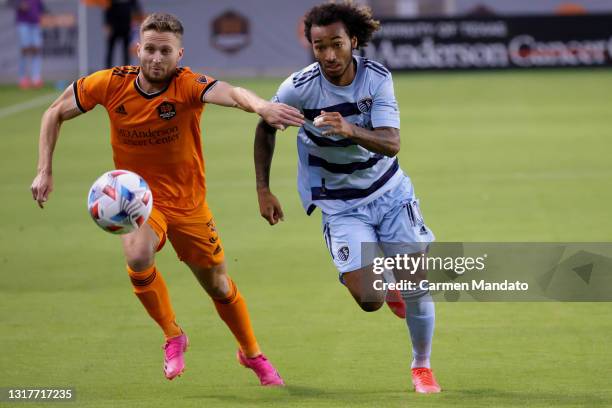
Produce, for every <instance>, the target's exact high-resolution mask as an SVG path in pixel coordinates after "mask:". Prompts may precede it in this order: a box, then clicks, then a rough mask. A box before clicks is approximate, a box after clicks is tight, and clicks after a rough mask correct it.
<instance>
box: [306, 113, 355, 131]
mask: <svg viewBox="0 0 612 408" xmlns="http://www.w3.org/2000/svg"><path fill="white" fill-rule="evenodd" d="M314 125H315V127H318V128H324V130H323V132H322V134H323V136H329V135H339V136H344V137H351V136H352V135H353V125H351V124H350V123H348V122H347V121H346V120H344V118H343V117H342V115H341V114H340V113H339V112H325V111H321V114H320V115H319V116H317V117H316V118H315V119H314Z"/></svg>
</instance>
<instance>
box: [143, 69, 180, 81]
mask: <svg viewBox="0 0 612 408" xmlns="http://www.w3.org/2000/svg"><path fill="white" fill-rule="evenodd" d="M174 71H175V70H174V69H172V70H168V73H167V74H166V75H159V76H151V75H149V73H148V72H147V70H146V69H141V70H140V72H142V76H143V77H144V78H145V79H146V80H147V82H149V83H150V84H165V83H167V82H169V81H170V80H171V79H172V77H173V76H174Z"/></svg>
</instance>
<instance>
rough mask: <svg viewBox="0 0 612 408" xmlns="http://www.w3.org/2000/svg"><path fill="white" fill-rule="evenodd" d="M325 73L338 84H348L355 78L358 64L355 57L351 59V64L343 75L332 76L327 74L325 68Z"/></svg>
mask: <svg viewBox="0 0 612 408" xmlns="http://www.w3.org/2000/svg"><path fill="white" fill-rule="evenodd" d="M323 75H325V79H327V80H328V81H329V82H331V83H332V84H334V85H336V86H348V85H350V84H351V83H352V82H353V80H354V79H355V75H357V64H356V62H355V59H354V58H352V59H351V64H350V65H349V66H348V67H347V68H346V70H345V71H344V72H343V73H342V75H341V76H339V77H336V78H330V77H328V76H327V74H325V70H323Z"/></svg>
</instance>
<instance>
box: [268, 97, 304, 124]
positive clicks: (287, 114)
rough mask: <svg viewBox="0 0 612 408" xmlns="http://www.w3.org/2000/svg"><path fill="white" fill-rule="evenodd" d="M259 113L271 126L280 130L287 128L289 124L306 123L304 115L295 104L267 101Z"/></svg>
mask: <svg viewBox="0 0 612 408" xmlns="http://www.w3.org/2000/svg"><path fill="white" fill-rule="evenodd" d="M258 113H259V116H261V117H262V118H263V120H265V121H266V122H267V123H268V124H269V125H270V126H272V127H273V128H276V129H280V130H285V128H287V126H298V127H299V126H302V125H303V124H304V115H302V113H301V112H300V111H299V110H297V109H296V108H294V107H293V106H289V105H285V104H284V103H275V102H266V104H265V105H264V107H263V109H261V111H260V112H258Z"/></svg>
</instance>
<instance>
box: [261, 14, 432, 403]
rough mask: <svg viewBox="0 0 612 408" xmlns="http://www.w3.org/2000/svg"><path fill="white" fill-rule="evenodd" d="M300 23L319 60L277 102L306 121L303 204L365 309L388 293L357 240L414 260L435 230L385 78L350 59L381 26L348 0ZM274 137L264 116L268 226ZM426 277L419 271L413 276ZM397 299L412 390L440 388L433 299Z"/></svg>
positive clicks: (274, 211)
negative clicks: (434, 366) (404, 158)
mask: <svg viewBox="0 0 612 408" xmlns="http://www.w3.org/2000/svg"><path fill="white" fill-rule="evenodd" d="M304 25H305V34H306V38H307V39H308V40H309V41H310V43H311V44H312V49H313V52H314V56H315V59H316V60H317V62H316V63H314V64H312V65H309V66H308V67H306V68H304V69H302V70H301V71H299V72H296V73H294V74H292V75H291V76H290V77H289V78H287V79H286V80H285V81H284V82H283V83H282V84H281V86H280V88H279V89H278V92H277V94H276V96H275V100H276V101H277V102H282V103H285V104H287V105H291V106H294V107H296V108H298V109H299V110H300V111H301V112H302V113H303V114H304V117H305V119H306V123H305V124H304V125H303V126H302V127H301V128H300V130H299V132H298V142H297V146H298V156H299V164H298V189H299V193H300V197H301V200H302V204H303V206H304V209H305V210H306V212H307V213H308V215H310V214H311V213H312V212H313V211H314V210H315V209H316V208H317V207H318V208H319V209H320V210H321V212H322V216H323V235H324V239H325V243H326V245H327V247H328V249H329V252H330V255H331V257H332V259H333V262H334V263H335V265H336V268H337V269H338V271H339V273H340V280H341V281H342V283H344V285H345V286H346V288H347V289H348V290H349V292H350V293H351V295H352V296H353V298H354V299H355V300H356V301H357V303H358V304H359V305H360V306H361V308H362V309H363V310H365V311H368V312H370V311H375V310H378V309H379V308H380V307H381V306H382V304H383V302H384V300H385V296H386V294H385V292H384V291H381V290H376V289H375V287H374V281H375V280H380V276H378V275H376V274H374V273H373V268H372V264H371V263H370V262H369V261H368V262H366V263H365V264H364V259H371V258H369V256H370V255H366V254H362V243H368V242H370V243H378V245H379V246H380V248H381V250H382V251H383V252H384V254H385V256H394V255H396V254H398V253H402V251H403V253H405V254H409V255H412V256H419V255H420V254H421V253H422V252H424V251H425V249H426V248H427V244H428V243H430V242H432V241H433V240H434V235H433V233H432V232H431V231H430V230H429V228H428V227H427V226H426V225H425V223H424V221H423V217H422V216H421V213H420V210H419V204H418V200H417V199H416V197H415V195H414V190H413V187H412V183H411V181H410V179H409V178H408V177H407V176H406V175H405V174H404V172H403V171H402V169H401V168H400V167H399V163H398V160H397V158H396V157H395V156H396V154H397V153H398V151H399V148H400V134H399V127H400V121H399V111H398V107H397V102H396V100H395V96H394V91H393V80H392V78H391V74H390V73H389V71H388V70H387V69H386V68H385V67H384V66H383V65H381V64H379V63H377V62H374V61H371V60H368V59H365V58H361V57H358V56H354V55H353V50H355V49H358V48H359V47H361V46H364V45H366V44H367V42H368V41H369V40H370V38H371V36H372V34H373V32H374V31H376V29H378V27H379V23H378V22H377V21H375V20H373V19H372V16H371V12H370V10H369V9H368V8H365V7H361V6H357V5H353V4H352V3H350V2H346V3H326V4H323V5H320V6H317V7H314V8H313V9H311V10H310V11H309V12H307V13H306V16H305V18H304ZM275 134H276V130H275V129H274V128H272V127H270V126H269V125H267V124H266V123H265V122H263V121H260V123H259V125H258V126H257V131H256V136H255V170H256V177H257V193H258V199H259V206H260V212H261V215H262V216H263V217H264V218H266V219H267V220H268V222H269V223H270V224H271V225H274V224H276V223H277V222H278V221H279V220H280V219H282V218H283V212H282V208H281V206H280V203H279V201H278V199H277V198H276V197H275V196H274V195H273V194H272V192H271V191H270V188H269V175H270V165H271V162H272V156H273V153H274V141H275ZM385 243H386V244H387V245H385ZM389 243H403V244H405V245H400V246H398V245H389ZM363 248H364V249H365V248H366V247H365V246H364V247H363ZM415 248H416V249H415ZM362 255H364V257H363V259H362ZM397 272H398V271H396V273H397ZM424 273H425V271H423V270H421V271H418V272H417V274H416V277H417V281H418V279H423V278H424ZM396 293H397V292H396ZM401 296H402V298H403V299H404V301H405V306H404V305H403V304H402V307H405V310H401V311H397V310H395V312H396V314H398V315H400V316H405V319H406V322H407V325H408V328H409V331H410V337H411V340H412V349H413V361H412V382H413V384H414V387H415V390H416V391H417V392H420V393H436V392H440V390H441V389H440V386H439V385H438V383H437V381H436V379H435V377H434V375H433V372H432V370H431V367H430V362H429V358H430V354H431V342H432V337H433V329H434V320H435V312H434V303H433V301H432V299H431V296H430V294H429V293H428V291H426V290H406V291H403V292H402V294H401ZM399 300H400V302H401V298H400V299H399ZM395 303H396V304H397V301H396V302H395Z"/></svg>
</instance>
